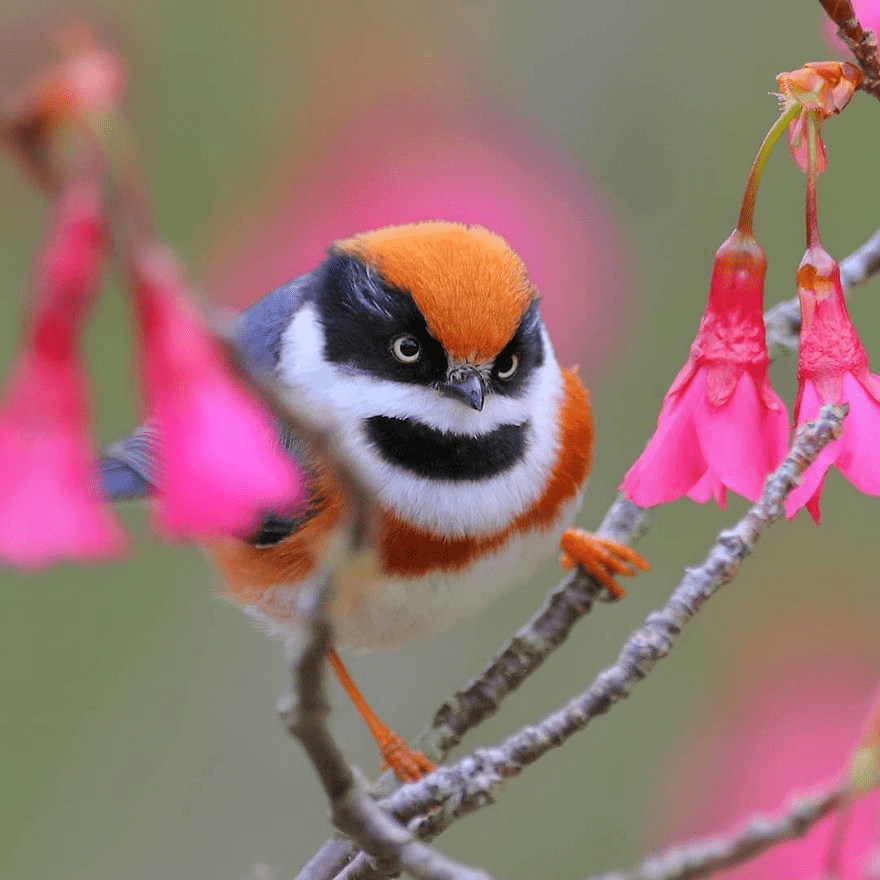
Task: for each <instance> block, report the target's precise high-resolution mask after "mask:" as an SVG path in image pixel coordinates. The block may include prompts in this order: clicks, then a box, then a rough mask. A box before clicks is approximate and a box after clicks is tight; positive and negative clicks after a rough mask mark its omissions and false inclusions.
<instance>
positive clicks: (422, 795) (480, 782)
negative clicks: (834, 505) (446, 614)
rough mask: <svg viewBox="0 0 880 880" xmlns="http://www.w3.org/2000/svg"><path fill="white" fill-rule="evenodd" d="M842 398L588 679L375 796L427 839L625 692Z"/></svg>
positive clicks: (685, 618)
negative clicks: (504, 732) (463, 753)
mask: <svg viewBox="0 0 880 880" xmlns="http://www.w3.org/2000/svg"><path fill="white" fill-rule="evenodd" d="M848 409H849V407H848V405H847V404H840V405H836V406H834V405H826V406H824V407H823V408H822V410H821V412H820V413H819V417H818V418H817V419H816V420H815V421H813V422H808V423H807V424H804V425H802V426H801V427H800V428H798V431H797V435H796V438H795V442H794V445H793V446H792V448H791V450H790V451H789V453H788V455H787V456H786V457H785V459H784V460H783V462H782V464H781V465H780V466H779V467H778V468H777V469H776V470H775V471H774V472H773V473H772V474H771V475H770V476H769V477H768V478H767V482H766V483H765V485H764V491H763V493H762V495H761V497H760V499H759V500H758V502H757V503H756V504H754V505H753V506H752V507H751V508H750V509H749V510H748V511H747V513H746V514H745V516H743V518H742V519H740V520H739V522H738V523H736V525H735V526H734V527H733V528H731V529H726V530H724V531H722V532H721V533H720V534H719V535H718V538H717V540H716V542H715V545H714V546H713V547H712V549H711V551H710V552H709V555H708V556H707V557H706V559H705V561H704V562H703V563H702V564H701V565H700V566H698V567H696V568H692V569H687V570H686V572H685V576H684V578H683V579H682V581H681V583H680V584H679V585H678V586H677V587H676V589H675V590H674V591H673V593H672V595H671V596H670V597H669V600H668V601H667V603H666V605H665V606H664V607H663V608H662V609H661V610H660V611H655V612H653V613H651V614H649V615H648V617H647V619H646V620H645V623H644V625H643V626H642V627H641V629H639V630H637V631H636V632H635V633H633V634H632V635H631V636H630V637H629V638H628V639H627V641H626V642H625V643H624V646H623V648H622V650H621V652H620V655H619V656H618V658H617V661H616V663H614V665H613V666H610V667H609V668H608V669H606V670H604V671H603V672H601V673H600V674H599V676H598V677H597V678H596V680H595V682H594V683H593V684H592V685H591V686H590V687H589V688H588V689H587V690H586V691H584V692H583V693H582V694H580V695H579V696H577V697H575V698H574V699H573V700H571V701H570V702H569V703H568V704H567V705H566V706H564V707H563V708H561V709H559V710H557V711H556V712H553V713H551V714H550V715H548V716H547V717H546V718H544V719H543V720H542V721H540V722H539V723H538V724H535V725H533V726H530V727H526V728H524V729H523V730H521V731H519V732H517V733H515V734H513V735H512V736H510V737H508V738H507V739H506V740H505V741H504V742H503V743H501V744H500V745H499V746H496V747H495V748H490V749H478V750H477V751H475V752H474V753H473V754H472V755H469V756H467V757H466V758H463V759H462V760H461V761H459V762H458V763H456V764H454V765H452V766H450V767H440V768H438V769H437V770H435V771H434V772H433V773H431V774H429V775H428V776H426V777H424V778H423V779H421V780H419V781H418V782H414V783H411V784H409V785H405V786H403V787H402V788H400V789H398V790H397V791H395V792H394V793H393V794H392V795H390V797H388V798H386V799H385V800H384V801H383V802H382V804H383V806H385V807H386V808H387V809H388V810H390V811H391V812H392V813H393V814H394V815H395V816H396V817H397V818H398V819H400V820H401V821H402V822H405V823H407V827H408V828H409V829H410V830H411V831H413V832H414V833H415V834H417V835H418V836H419V837H421V838H423V839H426V840H430V839H432V838H434V837H436V836H437V835H438V834H439V833H441V832H442V831H444V830H446V828H448V827H449V826H450V825H451V824H452V823H453V822H454V821H456V820H457V819H459V818H461V817H462V816H465V815H468V814H469V813H472V812H474V811H476V810H478V809H480V808H481V807H484V806H487V805H488V804H491V803H493V802H494V799H495V796H496V794H497V792H498V789H499V788H500V786H501V784H502V782H503V781H504V780H505V779H509V778H512V777H514V776H518V775H519V773H520V772H521V771H522V770H523V768H524V767H527V766H528V765H529V764H532V763H534V762H535V761H537V760H538V759H539V758H541V757H542V756H543V755H545V754H546V753H547V752H549V751H550V750H551V749H554V748H558V747H559V746H561V745H562V744H563V743H564V742H566V741H567V740H568V739H569V738H570V737H571V736H573V735H574V734H575V733H577V732H579V731H581V730H583V729H584V728H585V727H586V726H587V725H588V724H589V722H590V721H591V720H592V719H593V718H595V717H596V716H597V715H602V714H604V713H605V712H607V711H608V710H609V709H610V708H611V707H612V706H613V705H614V704H615V703H617V702H619V701H620V700H622V699H624V698H625V697H627V696H629V694H630V692H631V691H632V689H633V688H634V687H635V685H636V684H637V683H638V682H640V681H641V680H642V679H644V678H645V677H647V675H648V674H649V673H650V672H651V670H652V669H653V668H654V666H655V665H656V664H657V662H658V661H659V660H662V659H663V658H664V657H666V656H667V655H668V654H669V652H670V651H671V650H672V647H673V645H674V644H675V641H676V639H677V638H678V636H679V635H680V634H681V631H682V630H683V629H684V627H685V625H686V624H687V623H688V622H689V621H690V620H691V619H692V618H693V617H694V615H695V614H696V613H697V612H698V611H699V609H700V608H701V607H702V605H703V604H704V603H705V602H706V601H707V600H708V599H709V598H711V597H712V596H713V595H714V594H715V593H716V592H717V591H718V590H719V589H720V588H721V587H722V586H723V585H724V584H726V583H729V582H730V581H731V580H732V579H733V578H734V577H735V575H736V574H737V572H738V571H739V568H740V565H741V564H742V561H743V560H744V559H745V558H746V557H747V556H748V555H749V554H750V553H751V552H752V549H753V548H754V546H755V544H756V543H757V542H758V540H759V539H760V538H761V536H762V535H763V533H764V531H765V530H766V529H767V528H768V526H770V524H771V523H773V522H775V521H776V520H778V519H779V518H780V517H781V516H782V515H783V513H784V501H785V498H786V497H787V496H788V494H789V493H790V492H791V491H792V490H793V489H794V488H795V486H797V485H798V483H799V481H800V476H801V474H803V472H804V471H805V470H806V469H807V467H808V466H809V465H810V464H811V463H812V462H813V461H814V460H815V458H816V456H817V455H818V454H819V452H820V451H821V450H822V449H823V448H824V447H825V446H826V445H827V444H828V443H830V442H831V441H832V440H834V439H836V438H837V437H839V436H840V432H841V430H842V425H843V419H844V417H845V416H846V413H847V411H848ZM338 876H339V880H342V878H345V880H380V878H385V877H389V876H391V875H390V874H389V873H388V872H387V871H383V870H382V869H380V868H377V867H375V866H373V865H371V864H370V862H369V860H368V859H365V858H364V857H363V856H357V857H356V858H355V859H354V861H353V862H352V863H351V864H350V865H349V866H348V867H346V868H345V869H344V870H343V871H342V872H341V873H340V874H339V875H338Z"/></svg>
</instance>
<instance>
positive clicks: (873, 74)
mask: <svg viewBox="0 0 880 880" xmlns="http://www.w3.org/2000/svg"><path fill="white" fill-rule="evenodd" d="M819 3H820V4H821V5H822V8H823V9H824V10H825V13H826V15H827V16H828V17H829V18H830V19H831V20H832V21H833V22H834V23H835V24H836V25H837V35H838V36H839V37H840V39H841V40H843V42H844V43H846V45H847V48H848V49H849V50H850V52H852V53H853V55H854V56H855V58H856V61H858V62H859V67H861V68H862V73H864V75H865V78H864V79H863V80H862V84H861V86H859V88H861V89H862V90H863V91H865V92H867V93H868V94H869V95H873V96H874V97H875V98H880V58H878V57H877V35H876V34H875V33H874V32H873V31H866V30H863V29H862V26H861V24H860V23H859V20H858V18H857V17H856V13H855V10H854V9H853V5H852V3H851V2H850V0H819Z"/></svg>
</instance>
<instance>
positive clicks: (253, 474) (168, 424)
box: [131, 245, 302, 538]
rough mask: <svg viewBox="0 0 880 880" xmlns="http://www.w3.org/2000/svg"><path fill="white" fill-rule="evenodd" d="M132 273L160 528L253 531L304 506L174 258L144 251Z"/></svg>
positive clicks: (262, 417)
mask: <svg viewBox="0 0 880 880" xmlns="http://www.w3.org/2000/svg"><path fill="white" fill-rule="evenodd" d="M131 271H132V276H133V281H134V292H135V307H136V309H137V312H138V319H139V324H140V335H141V347H142V350H143V359H144V362H143V373H144V390H145V395H146V408H147V416H148V418H149V420H150V422H151V423H152V424H155V425H156V427H157V432H158V434H159V450H158V458H159V460H158V461H157V466H156V472H155V479H156V484H157V485H158V488H159V497H158V498H157V500H156V517H157V521H158V524H159V526H160V528H161V529H162V530H164V531H165V532H166V533H168V534H173V535H177V536H180V537H185V538H196V537H206V536H218V535H239V536H240V535H244V534H247V533H248V532H251V531H253V530H254V528H256V526H257V524H258V523H259V521H260V518H261V516H262V515H263V514H264V513H265V512H266V511H268V510H275V511H277V512H287V511H289V510H290V509H291V508H292V507H293V506H295V505H296V503H297V502H298V500H299V498H300V495H301V491H302V485H301V481H300V479H299V475H298V473H297V471H296V468H295V466H294V464H293V462H292V461H291V460H290V459H289V458H288V457H287V456H286V455H285V454H284V453H283V451H282V450H281V449H280V447H279V445H278V444H277V442H276V440H275V438H276V436H277V429H276V427H275V425H274V423H273V422H272V420H271V419H270V417H269V415H268V414H267V413H266V412H265V411H264V410H263V408H262V407H261V406H260V405H259V404H258V403H257V402H256V401H255V400H254V399H253V398H251V397H250V396H249V394H248V393H247V392H245V390H244V389H243V388H242V387H241V386H240V385H239V384H238V383H237V382H236V381H235V380H234V379H233V378H232V376H231V375H230V374H229V372H228V370H227V369H226V367H225V365H224V364H223V362H222V358H221V355H220V352H219V350H218V348H217V346H216V344H215V343H214V341H213V340H212V339H211V338H210V337H209V336H208V335H207V333H206V332H205V330H204V329H203V328H202V327H201V326H200V324H199V323H198V321H197V320H196V318H195V316H194V315H193V314H192V312H191V309H190V308H189V306H188V304H187V302H186V300H185V298H184V296H183V295H182V294H183V288H184V284H183V280H182V278H181V276H180V272H179V269H178V267H177V265H176V264H175V262H174V259H173V257H172V255H171V254H170V252H168V251H166V250H165V249H163V248H161V247H159V246H155V245H153V246H147V247H142V248H139V249H137V250H135V252H134V253H133V254H132V258H131Z"/></svg>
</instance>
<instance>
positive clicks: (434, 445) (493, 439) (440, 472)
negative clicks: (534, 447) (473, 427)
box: [366, 416, 529, 482]
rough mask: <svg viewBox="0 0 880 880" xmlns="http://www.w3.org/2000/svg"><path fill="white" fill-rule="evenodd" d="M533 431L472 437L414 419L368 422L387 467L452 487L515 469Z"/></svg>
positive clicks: (508, 429)
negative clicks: (388, 465)
mask: <svg viewBox="0 0 880 880" xmlns="http://www.w3.org/2000/svg"><path fill="white" fill-rule="evenodd" d="M528 426H529V424H528V422H526V423H525V424H523V425H499V426H498V427H497V428H495V430H494V431H489V432H488V433H486V434H479V435H477V436H476V437H472V436H470V435H469V434H454V433H452V432H450V431H441V430H439V429H438V428H432V427H430V426H429V425H425V424H423V423H422V422H416V421H414V420H412V419H396V418H391V417H390V416H372V417H371V418H369V419H367V420H366V428H367V438H368V439H369V440H370V442H371V443H374V444H375V445H376V446H377V447H378V449H379V451H380V452H381V453H382V456H383V457H384V458H385V459H386V460H387V461H389V462H391V463H392V464H396V465H398V466H399V467H402V468H404V469H406V470H408V471H411V472H412V473H414V474H416V475H417V476H420V477H430V478H433V479H435V480H446V481H449V482H463V481H467V480H484V479H488V478H490V477H494V476H497V475H498V474H502V473H504V471H506V470H509V469H510V468H512V467H513V466H514V465H515V464H517V463H518V462H519V461H520V460H521V459H522V456H523V452H524V451H525V445H526V431H527V430H528Z"/></svg>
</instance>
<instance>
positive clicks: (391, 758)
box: [327, 648, 437, 782]
mask: <svg viewBox="0 0 880 880" xmlns="http://www.w3.org/2000/svg"><path fill="white" fill-rule="evenodd" d="M327 660H328V661H329V663H330V665H331V666H332V667H333V671H334V672H335V673H336V677H337V678H338V679H339V683H340V684H341V685H342V687H343V689H344V690H345V692H346V693H347V694H348V696H349V697H350V698H351V701H352V703H354V707H355V709H357V710H358V712H360V714H361V718H363V719H364V721H365V722H366V724H367V727H368V728H369V729H370V733H372V734H373V738H374V739H375V740H376V742H377V743H378V745H379V751H380V752H381V753H382V757H383V758H384V759H385V765H386V766H388V767H390V768H391V769H392V770H393V771H394V772H395V773H396V774H397V778H398V779H400V780H401V781H402V782H414V781H415V780H416V779H421V777H422V776H424V775H425V774H426V773H430V772H431V771H432V770H433V769H434V768H435V767H436V766H437V765H436V764H433V763H432V762H431V761H429V760H428V759H427V758H426V757H425V756H424V755H423V754H422V753H421V752H417V751H416V750H415V749H411V748H410V747H409V745H407V742H406V740H405V739H404V738H403V737H402V736H401V735H400V734H398V733H395V732H394V731H393V730H391V729H390V728H389V727H387V726H386V725H385V724H383V723H382V722H381V721H380V720H379V718H378V717H377V715H376V713H375V712H374V711H373V710H372V709H371V708H370V707H369V706H368V705H367V701H366V700H365V699H364V698H363V695H362V694H361V692H360V690H358V686H357V685H356V684H355V683H354V681H353V680H352V677H351V676H350V675H349V674H348V670H347V669H346V668H345V666H343V665H342V661H341V660H340V659H339V655H338V654H337V653H336V651H334V650H333V648H328V649H327Z"/></svg>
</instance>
